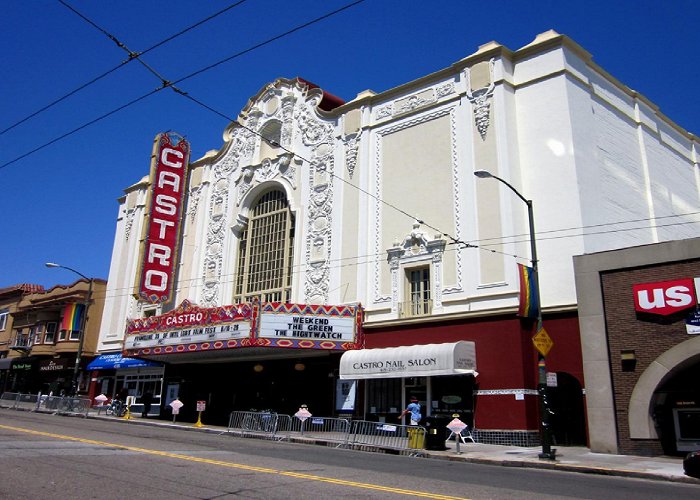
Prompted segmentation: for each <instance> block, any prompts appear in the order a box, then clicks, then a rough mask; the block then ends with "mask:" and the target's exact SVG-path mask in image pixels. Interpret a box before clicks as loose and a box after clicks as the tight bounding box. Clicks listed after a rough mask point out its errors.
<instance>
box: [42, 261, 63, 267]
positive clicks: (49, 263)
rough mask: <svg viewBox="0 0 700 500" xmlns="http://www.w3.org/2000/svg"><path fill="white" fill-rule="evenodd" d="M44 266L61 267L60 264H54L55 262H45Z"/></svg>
mask: <svg viewBox="0 0 700 500" xmlns="http://www.w3.org/2000/svg"><path fill="white" fill-rule="evenodd" d="M45 266H46V267H61V265H60V264H56V263H55V262H47V263H46V264H45Z"/></svg>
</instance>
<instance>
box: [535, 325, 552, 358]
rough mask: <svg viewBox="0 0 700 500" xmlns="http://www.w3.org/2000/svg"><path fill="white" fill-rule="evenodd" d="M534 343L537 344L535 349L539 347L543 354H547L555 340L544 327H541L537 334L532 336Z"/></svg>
mask: <svg viewBox="0 0 700 500" xmlns="http://www.w3.org/2000/svg"><path fill="white" fill-rule="evenodd" d="M532 343H533V344H535V349H537V350H538V351H539V353H540V354H541V355H542V356H546V355H547V353H549V350H550V349H551V348H552V346H553V345H554V341H552V338H551V337H550V336H549V335H548V334H547V331H546V330H545V329H544V328H540V329H539V330H538V332H537V333H536V334H535V336H534V337H532Z"/></svg>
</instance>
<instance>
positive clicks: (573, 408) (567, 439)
mask: <svg viewBox="0 0 700 500" xmlns="http://www.w3.org/2000/svg"><path fill="white" fill-rule="evenodd" d="M547 394H548V400H549V405H550V406H549V407H550V410H551V411H552V412H553V415H551V417H550V420H551V423H552V435H553V437H554V443H555V444H557V445H561V446H585V445H586V420H585V410H584V406H583V391H582V387H581V384H580V383H579V381H578V379H577V378H576V377H574V376H573V375H571V374H569V373H566V372H557V386H556V387H548V388H547Z"/></svg>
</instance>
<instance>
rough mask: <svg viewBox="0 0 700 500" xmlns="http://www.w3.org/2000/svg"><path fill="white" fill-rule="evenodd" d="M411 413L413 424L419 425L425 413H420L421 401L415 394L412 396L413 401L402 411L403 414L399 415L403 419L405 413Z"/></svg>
mask: <svg viewBox="0 0 700 500" xmlns="http://www.w3.org/2000/svg"><path fill="white" fill-rule="evenodd" d="M409 413H410V414H411V425H418V422H420V419H421V418H423V415H421V413H420V403H419V402H418V398H417V397H415V396H411V403H410V404H409V405H408V406H407V407H406V409H405V410H404V411H402V412H401V415H399V420H401V419H402V418H403V417H404V415H407V414H409Z"/></svg>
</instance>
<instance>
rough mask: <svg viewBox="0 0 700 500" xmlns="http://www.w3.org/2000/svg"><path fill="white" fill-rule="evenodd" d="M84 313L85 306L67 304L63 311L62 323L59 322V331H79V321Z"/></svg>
mask: <svg viewBox="0 0 700 500" xmlns="http://www.w3.org/2000/svg"><path fill="white" fill-rule="evenodd" d="M84 311H85V304H67V305H66V309H65V310H64V311H63V322H61V330H66V331H71V330H72V331H74V332H78V331H80V320H81V318H82V317H83V312H84Z"/></svg>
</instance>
